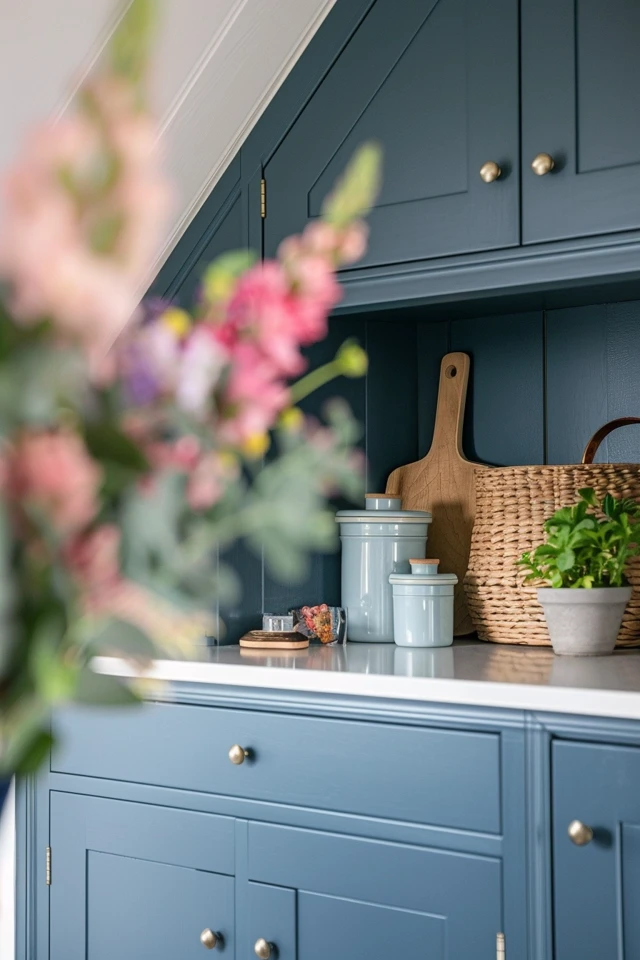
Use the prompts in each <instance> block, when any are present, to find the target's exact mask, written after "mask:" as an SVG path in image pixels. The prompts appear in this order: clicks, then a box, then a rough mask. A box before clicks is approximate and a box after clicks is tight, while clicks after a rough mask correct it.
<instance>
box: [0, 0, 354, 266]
mask: <svg viewBox="0 0 640 960" xmlns="http://www.w3.org/2000/svg"><path fill="white" fill-rule="evenodd" d="M334 2H335V0H164V2H163V3H162V4H161V9H162V10H163V15H162V18H161V21H160V24H161V27H160V36H159V42H158V48H157V49H158V59H157V64H156V71H155V74H156V84H155V88H156V97H157V106H158V113H159V116H160V117H161V118H162V127H163V130H164V132H165V135H166V142H167V163H168V168H169V172H170V173H171V175H172V176H173V178H174V181H175V182H176V184H177V187H178V191H179V198H180V203H179V207H178V209H177V211H176V214H175V217H174V220H173V223H172V225H171V229H170V232H169V234H168V236H167V237H166V242H165V244H164V249H163V251H162V253H161V255H160V257H159V260H162V259H164V257H165V256H166V254H167V253H168V252H169V250H170V249H171V247H172V246H173V245H174V244H175V242H176V241H177V239H178V238H179V237H180V236H181V235H182V233H183V232H184V229H185V227H186V226H187V225H188V223H189V222H190V221H191V219H192V218H193V216H194V215H195V213H196V212H197V210H198V209H199V207H200V206H201V204H202V202H203V200H204V199H205V198H206V196H207V195H208V194H209V192H210V191H211V188H212V186H213V185H214V184H215V183H216V181H217V180H218V179H219V177H220V176H221V175H222V173H223V172H224V170H225V168H226V166H227V164H228V163H229V161H230V160H231V158H232V157H233V156H234V154H235V153H236V151H237V149H238V147H239V146H240V145H241V144H242V142H243V141H244V139H245V138H246V136H247V134H248V133H249V132H250V130H251V129H252V127H253V126H254V124H255V122H256V121H257V120H258V118H259V117H260V115H261V114H262V112H263V110H264V108H265V107H266V105H267V104H268V103H269V101H270V100H271V98H272V97H273V95H274V93H275V92H276V90H277V89H278V87H279V86H280V84H281V83H282V81H283V80H284V78H285V77H286V75H287V73H288V72H289V70H290V69H291V67H292V66H293V64H294V63H295V62H296V60H297V59H298V57H299V56H300V54H301V52H302V50H303V49H304V47H305V46H306V44H307V43H308V41H309V40H310V39H311V37H312V36H313V34H314V33H315V31H316V30H317V28H318V26H319V25H320V23H321V22H322V20H323V19H324V17H325V16H326V14H327V13H328V11H329V10H330V8H331V7H332V6H333V3H334ZM114 22H115V15H114V4H113V0H91V2H90V3H87V2H86V0H19V2H16V3H12V2H11V0H0V117H1V118H2V134H1V135H0V170H1V169H2V167H3V165H5V164H6V163H7V162H8V161H9V160H10V159H11V157H13V156H14V155H15V153H16V151H17V149H18V146H19V143H20V141H21V139H22V136H23V134H24V131H25V130H26V129H27V128H28V126H29V124H31V123H33V122H34V121H35V120H37V119H38V118H40V117H43V116H46V115H48V114H51V113H53V112H57V111H59V110H62V109H63V108H64V105H65V103H66V102H67V100H68V97H69V95H70V93H71V91H72V89H73V87H74V85H75V84H76V83H77V81H78V80H79V79H80V78H81V76H82V74H83V72H84V71H85V70H86V69H87V68H88V67H89V65H90V64H91V62H92V60H93V59H94V58H95V57H96V56H97V54H98V53H99V51H100V49H101V48H102V46H103V44H104V43H105V41H106V39H107V37H108V35H109V33H110V31H111V29H112V27H113V24H114Z"/></svg>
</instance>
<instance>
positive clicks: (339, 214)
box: [322, 143, 382, 229]
mask: <svg viewBox="0 0 640 960" xmlns="http://www.w3.org/2000/svg"><path fill="white" fill-rule="evenodd" d="M381 165H382V150H381V148H380V147H379V146H378V144H376V143H365V144H364V145H363V146H362V147H360V148H359V150H357V151H356V153H355V154H354V156H353V157H352V159H351V161H350V162H349V165H348V166H347V169H346V170H345V172H344V174H343V175H342V177H341V178H340V180H339V181H338V183H337V184H336V187H335V189H334V190H333V192H332V193H331V194H330V195H329V196H328V197H327V199H326V200H325V202H324V205H323V207H322V216H323V218H324V219H325V220H326V221H327V222H328V223H330V224H332V225H333V226H335V227H337V228H338V229H342V228H344V227H346V226H348V224H350V223H351V222H352V221H353V220H358V219H360V218H361V217H365V216H366V215H367V214H368V213H369V211H370V210H371V209H372V207H373V205H374V204H375V202H376V199H377V197H378V193H379V192H380V179H381V177H380V171H381Z"/></svg>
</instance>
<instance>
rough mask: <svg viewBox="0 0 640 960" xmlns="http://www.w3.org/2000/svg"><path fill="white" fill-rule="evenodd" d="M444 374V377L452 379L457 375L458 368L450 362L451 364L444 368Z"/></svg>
mask: <svg viewBox="0 0 640 960" xmlns="http://www.w3.org/2000/svg"><path fill="white" fill-rule="evenodd" d="M444 375H445V377H448V378H449V380H453V378H454V377H457V375H458V368H457V367H454V365H453V364H451V366H449V367H447V369H446V370H445V372H444Z"/></svg>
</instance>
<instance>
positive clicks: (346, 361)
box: [336, 341, 369, 377]
mask: <svg viewBox="0 0 640 960" xmlns="http://www.w3.org/2000/svg"><path fill="white" fill-rule="evenodd" d="M336 363H337V364H338V368H339V370H340V373H341V374H342V375H343V376H344V377H362V376H364V374H365V373H366V372H367V368H368V366H369V358H368V357H367V354H366V352H365V351H364V350H363V349H362V347H361V346H360V344H358V343H354V342H353V341H351V342H349V341H347V343H345V344H343V345H342V346H341V347H340V349H339V350H338V355H337V356H336Z"/></svg>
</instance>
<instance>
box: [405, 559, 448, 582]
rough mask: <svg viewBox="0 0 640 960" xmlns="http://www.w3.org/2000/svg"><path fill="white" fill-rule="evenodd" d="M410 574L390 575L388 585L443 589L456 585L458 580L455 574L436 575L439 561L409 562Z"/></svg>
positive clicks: (420, 560)
mask: <svg viewBox="0 0 640 960" xmlns="http://www.w3.org/2000/svg"><path fill="white" fill-rule="evenodd" d="M409 563H410V564H411V573H392V574H391V575H390V576H389V583H402V584H404V585H405V586H411V585H414V586H415V585H417V584H424V585H427V586H437V587H444V586H447V585H448V584H456V583H457V582H458V578H457V576H456V575H455V573H438V564H439V563H440V561H439V560H422V559H419V560H409Z"/></svg>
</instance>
